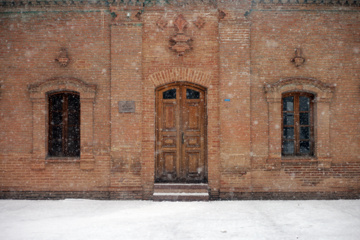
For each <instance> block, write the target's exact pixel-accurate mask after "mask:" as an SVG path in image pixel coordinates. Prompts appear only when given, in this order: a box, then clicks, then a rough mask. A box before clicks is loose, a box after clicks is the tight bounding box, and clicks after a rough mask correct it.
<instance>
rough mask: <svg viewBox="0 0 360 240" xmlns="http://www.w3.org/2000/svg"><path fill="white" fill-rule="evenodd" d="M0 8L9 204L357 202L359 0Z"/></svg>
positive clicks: (2, 148)
mask: <svg viewBox="0 0 360 240" xmlns="http://www.w3.org/2000/svg"><path fill="white" fill-rule="evenodd" d="M0 5H1V7H0V17H1V20H0V22H1V24H0V28H1V30H0V44H1V58H0V62H1V72H0V86H1V88H0V196H1V197H2V198H9V197H10V198H52V197H53V198H62V197H87V198H100V199H153V193H154V185H155V184H156V183H157V182H165V183H194V184H198V183H201V184H207V185H206V186H207V189H208V192H209V195H210V198H211V199H259V198H262V199H264V198H282V199H294V198H305V199H308V198H312V199H313V198H339V197H346V198H358V197H359V196H360V121H359V119H360V81H359V76H360V8H359V6H360V3H359V1H357V0H347V1H342V0H339V1H337V0H328V1H320V0H312V1H309V0H307V1H306V0H286V1H284V0H254V1H251V0H232V1H230V0H224V1H216V0H203V1H195V0H193V1H161V0H160V1H155V0H149V1H144V0H138V1H127V0H126V1H117V0H115V1H105V0H94V1H91V0H84V1H78V0H74V1H65V0H64V1H60V0H59V1H58V0H48V1H46V0H41V1H32V0H19V1H9V0H3V1H0ZM52 96H53V97H52ZM59 99H60V100H59ZM59 104H60V105H59ZM59 109H60V110H59ZM74 109H75V110H74ZM71 114H73V115H71ZM70 115H71V116H77V118H76V117H74V119H75V120H74V119H72V117H70ZM65 116H66V117H65ZM58 118H59V119H60V118H61V119H60V120H59V119H58ZM57 121H59V122H58V123H56V122H57Z"/></svg>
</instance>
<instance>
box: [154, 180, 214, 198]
mask: <svg viewBox="0 0 360 240" xmlns="http://www.w3.org/2000/svg"><path fill="white" fill-rule="evenodd" d="M153 200H154V201H208V200H209V193H208V185H207V184H203V183H201V184H179V183H157V184H155V185H154V194H153Z"/></svg>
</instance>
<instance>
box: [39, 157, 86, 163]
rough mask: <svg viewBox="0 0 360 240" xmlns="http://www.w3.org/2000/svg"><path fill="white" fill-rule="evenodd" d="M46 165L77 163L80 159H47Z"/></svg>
mask: <svg viewBox="0 0 360 240" xmlns="http://www.w3.org/2000/svg"><path fill="white" fill-rule="evenodd" d="M45 162H46V163H78V162H80V157H47V158H46V159H45Z"/></svg>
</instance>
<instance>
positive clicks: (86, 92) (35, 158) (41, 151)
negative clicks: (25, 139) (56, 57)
mask: <svg viewBox="0 0 360 240" xmlns="http://www.w3.org/2000/svg"><path fill="white" fill-rule="evenodd" d="M28 91H29V95H30V99H31V102H32V138H33V140H32V153H31V161H30V166H31V169H32V170H44V169H45V168H46V165H47V164H57V163H79V165H80V169H81V170H85V171H88V170H93V169H94V168H95V155H94V152H93V146H94V143H93V139H94V131H95V129H94V107H95V99H96V94H97V85H96V84H89V83H86V82H84V81H83V80H80V79H77V78H73V77H56V78H51V79H47V80H45V81H41V82H38V83H34V84H30V85H28ZM61 91H70V92H78V93H79V94H80V104H81V113H80V114H81V115H80V120H81V124H80V132H81V135H80V142H81V146H80V157H75V158H74V157H51V158H48V157H47V155H48V154H47V153H48V151H47V150H48V146H47V145H48V136H47V135H48V129H47V127H48V119H47V118H48V109H47V108H48V100H47V95H48V94H49V93H52V92H61Z"/></svg>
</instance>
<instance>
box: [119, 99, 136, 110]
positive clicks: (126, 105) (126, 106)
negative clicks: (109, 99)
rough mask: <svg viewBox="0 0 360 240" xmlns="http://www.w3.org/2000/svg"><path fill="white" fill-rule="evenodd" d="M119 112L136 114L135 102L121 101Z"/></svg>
mask: <svg viewBox="0 0 360 240" xmlns="http://www.w3.org/2000/svg"><path fill="white" fill-rule="evenodd" d="M119 112H120V113H134V112H135V101H119Z"/></svg>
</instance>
